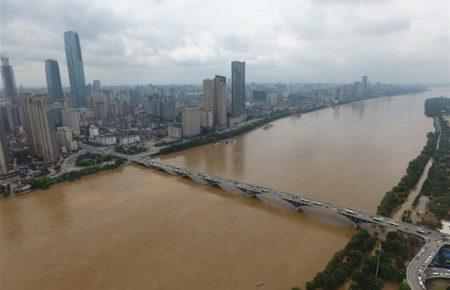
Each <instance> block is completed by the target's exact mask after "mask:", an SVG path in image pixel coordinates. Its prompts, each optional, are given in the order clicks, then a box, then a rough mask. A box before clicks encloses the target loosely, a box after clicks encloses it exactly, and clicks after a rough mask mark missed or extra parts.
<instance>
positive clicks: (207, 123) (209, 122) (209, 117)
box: [200, 109, 214, 128]
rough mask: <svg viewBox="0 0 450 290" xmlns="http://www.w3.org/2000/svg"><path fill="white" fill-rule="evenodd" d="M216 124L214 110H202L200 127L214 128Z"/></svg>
mask: <svg viewBox="0 0 450 290" xmlns="http://www.w3.org/2000/svg"><path fill="white" fill-rule="evenodd" d="M213 126H214V117H213V112H212V110H205V109H202V110H200V127H203V128H212V127H213Z"/></svg>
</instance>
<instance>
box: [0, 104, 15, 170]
mask: <svg viewBox="0 0 450 290" xmlns="http://www.w3.org/2000/svg"><path fill="white" fill-rule="evenodd" d="M0 115H3V111H2V112H0ZM2 117H3V116H2ZM11 157H12V153H11V150H10V146H9V134H8V132H7V130H6V128H5V127H4V123H3V122H0V173H1V174H5V173H7V172H8V171H9V170H10V169H11Z"/></svg>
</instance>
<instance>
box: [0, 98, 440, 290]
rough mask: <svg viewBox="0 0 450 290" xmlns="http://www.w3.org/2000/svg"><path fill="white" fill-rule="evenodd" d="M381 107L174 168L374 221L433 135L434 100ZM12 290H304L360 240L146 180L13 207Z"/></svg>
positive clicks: (279, 130) (257, 134) (8, 256)
mask: <svg viewBox="0 0 450 290" xmlns="http://www.w3.org/2000/svg"><path fill="white" fill-rule="evenodd" d="M442 94H446V95H447V96H448V90H446V91H443V90H433V91H429V92H425V93H421V94H414V95H405V96H397V97H392V98H379V99H371V100H366V101H361V102H356V103H351V104H347V105H343V106H341V107H339V108H328V109H324V110H320V111H316V112H312V113H308V114H304V115H301V116H300V115H298V116H291V117H287V118H284V119H281V120H278V121H275V122H273V125H274V127H273V128H271V129H268V130H264V129H262V128H261V129H257V130H254V131H252V132H249V133H247V134H245V135H242V136H239V137H237V138H235V140H236V141H237V142H236V144H225V143H224V142H220V144H219V145H213V144H210V145H205V146H201V147H197V148H193V149H189V150H186V151H183V152H179V153H175V154H172V155H169V156H167V157H164V158H161V159H160V160H161V161H163V162H167V163H171V164H177V165H180V166H184V167H187V168H191V169H196V170H203V171H207V172H209V173H211V174H216V175H221V176H226V177H230V178H236V179H239V180H243V181H248V182H251V183H256V184H263V185H268V186H271V187H274V188H278V189H282V190H287V191H291V192H294V193H299V194H303V195H305V196H310V197H314V198H317V199H322V200H328V201H332V202H336V203H340V204H343V205H346V206H349V207H354V208H359V209H362V210H366V211H371V212H374V211H375V210H376V206H377V205H378V203H379V202H380V200H381V199H382V197H383V195H384V193H385V192H386V191H387V190H389V189H390V188H392V186H393V185H395V184H396V183H397V182H398V180H399V179H400V178H401V176H402V175H403V174H404V172H405V169H406V167H407V164H408V162H409V161H410V160H412V159H413V158H415V157H416V156H417V155H418V154H419V152H420V150H421V148H422V147H423V145H424V144H425V142H426V133H427V132H429V131H432V130H433V126H432V120H431V119H429V118H426V117H425V116H424V114H423V102H424V100H425V99H426V98H427V97H430V96H440V95H442ZM0 230H1V235H0V245H1V246H0V247H1V252H0V253H1V264H0V266H1V271H2V272H1V273H2V275H1V277H0V279H1V280H0V282H1V285H2V289H3V286H4V289H199V290H201V289H205V290H206V289H256V288H257V286H256V284H257V283H259V282H261V283H263V285H262V287H259V288H258V289H290V288H291V287H294V286H300V287H304V283H305V282H306V281H307V280H309V279H311V278H312V277H313V276H314V274H315V273H316V272H318V271H320V270H322V269H323V267H324V266H325V265H326V263H327V262H328V261H329V259H330V258H331V257H332V255H333V254H334V253H335V252H336V251H337V250H339V249H341V248H342V247H343V246H344V245H345V244H346V243H347V241H348V240H349V238H350V237H351V236H352V235H353V234H354V233H355V232H356V231H355V229H353V228H352V227H351V225H350V223H349V222H348V221H346V220H345V219H343V218H341V217H336V216H333V215H328V214H322V213H319V212H317V211H312V210H308V209H305V211H304V213H296V212H292V211H287V210H283V209H277V208H273V207H270V206H268V205H265V204H263V203H261V202H258V201H256V200H251V199H246V198H242V197H236V196H233V195H231V194H228V193H225V192H223V191H221V190H219V189H217V188H211V187H207V186H203V185H199V184H196V183H193V182H191V181H189V180H186V179H182V178H178V177H175V176H170V175H168V174H165V173H161V172H157V171H154V170H150V169H147V168H142V167H140V166H135V165H132V166H127V167H125V168H120V169H117V170H112V171H108V172H102V173H99V174H96V175H92V176H87V177H84V178H82V179H81V180H79V181H76V182H72V183H65V184H59V185H56V186H53V187H52V188H50V189H48V190H45V191H35V192H33V193H30V194H28V195H24V196H19V197H15V198H9V199H2V200H0Z"/></svg>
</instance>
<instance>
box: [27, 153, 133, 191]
mask: <svg viewBox="0 0 450 290" xmlns="http://www.w3.org/2000/svg"><path fill="white" fill-rule="evenodd" d="M91 156H95V158H96V159H101V158H104V159H105V160H109V161H112V160H114V159H115V158H114V157H113V156H110V157H108V156H101V155H98V154H91ZM123 163H124V161H123V160H122V159H115V161H114V163H107V164H101V163H97V164H94V165H90V166H88V167H86V168H83V169H80V170H76V171H70V172H65V173H62V174H61V175H59V176H57V177H54V178H50V177H47V176H42V177H36V178H29V179H27V180H25V183H26V184H29V185H30V186H31V189H47V188H49V187H50V186H51V185H53V184H57V183H62V182H66V181H74V180H77V179H80V178H81V177H83V176H86V175H89V174H92V173H97V172H100V171H104V170H109V169H114V168H117V167H119V166H121V165H122V164H123Z"/></svg>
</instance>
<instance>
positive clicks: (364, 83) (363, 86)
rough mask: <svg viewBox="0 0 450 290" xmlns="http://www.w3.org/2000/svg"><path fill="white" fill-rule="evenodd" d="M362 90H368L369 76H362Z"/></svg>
mask: <svg viewBox="0 0 450 290" xmlns="http://www.w3.org/2000/svg"><path fill="white" fill-rule="evenodd" d="M362 90H363V92H365V91H367V76H362Z"/></svg>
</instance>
